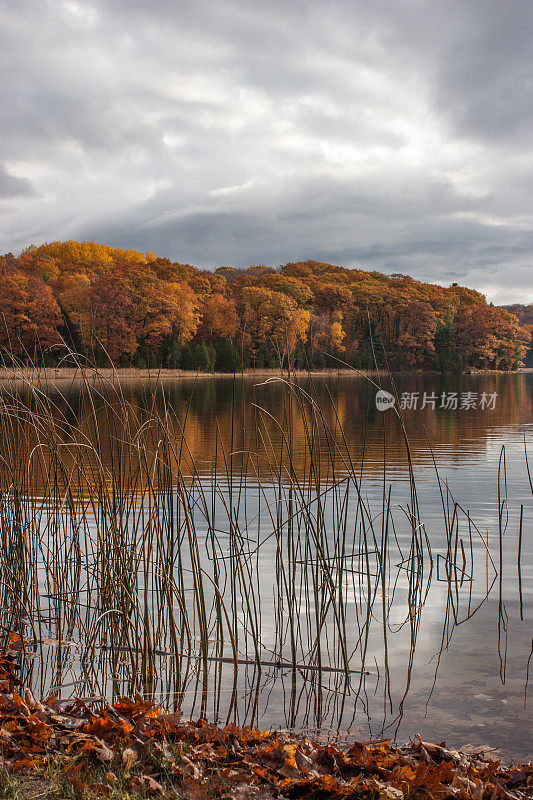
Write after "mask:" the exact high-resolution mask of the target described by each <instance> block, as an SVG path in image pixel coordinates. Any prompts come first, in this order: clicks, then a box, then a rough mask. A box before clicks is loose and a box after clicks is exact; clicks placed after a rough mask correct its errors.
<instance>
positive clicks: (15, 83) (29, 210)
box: [0, 0, 533, 303]
mask: <svg viewBox="0 0 533 800" xmlns="http://www.w3.org/2000/svg"><path fill="white" fill-rule="evenodd" d="M0 40H1V43H0V61H1V62H2V76H3V77H2V84H1V91H2V95H3V96H2V126H1V130H0V238H1V243H0V251H2V252H6V251H12V252H15V253H18V252H20V250H21V249H23V248H24V247H25V246H27V245H28V244H30V243H35V244H39V243H41V242H43V241H51V240H54V239H67V238H68V239H90V240H97V241H102V242H106V243H109V244H112V245H115V246H122V247H135V248H138V249H141V250H147V249H149V250H152V251H155V252H156V253H157V254H158V255H162V256H167V257H169V258H171V259H173V260H178V261H182V262H190V263H193V264H196V265H198V266H205V267H212V266H218V265H221V264H226V265H233V266H245V265H248V264H251V263H265V264H274V265H276V264H281V263H285V262H287V261H290V260H302V259H306V258H314V259H318V260H322V261H330V262H332V263H336V264H343V265H346V266H355V265H357V266H360V267H363V268H368V269H378V270H383V271H386V272H389V273H391V272H403V273H407V274H411V275H412V276H413V277H416V278H418V279H421V280H430V281H434V282H437V283H442V284H445V285H447V284H449V283H451V282H453V281H457V282H459V283H461V284H466V285H470V286H473V287H475V288H477V289H479V290H481V291H483V292H485V293H486V294H487V296H488V298H489V299H490V300H492V301H494V302H495V303H507V302H533V194H532V192H533V149H532V143H533V2H532V0H505V2H502V0H339V1H338V2H337V1H335V0H316V1H315V0H194V2H190V0H187V1H186V2H185V0H150V2H148V0H87V1H86V0H35V2H34V0H1V2H0Z"/></svg>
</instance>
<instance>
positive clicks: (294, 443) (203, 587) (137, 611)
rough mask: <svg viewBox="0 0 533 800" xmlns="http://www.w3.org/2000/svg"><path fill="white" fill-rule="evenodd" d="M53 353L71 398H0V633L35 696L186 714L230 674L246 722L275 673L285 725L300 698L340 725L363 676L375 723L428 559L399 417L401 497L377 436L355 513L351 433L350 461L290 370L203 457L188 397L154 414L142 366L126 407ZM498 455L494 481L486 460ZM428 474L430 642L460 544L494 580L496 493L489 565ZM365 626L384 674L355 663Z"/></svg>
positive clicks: (451, 589) (466, 570) (358, 469)
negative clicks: (277, 412)
mask: <svg viewBox="0 0 533 800" xmlns="http://www.w3.org/2000/svg"><path fill="white" fill-rule="evenodd" d="M71 359H73V360H74V362H75V363H76V366H77V368H78V370H79V375H80V377H81V381H82V385H83V390H82V391H80V392H79V393H76V394H72V393H70V392H68V391H65V392H61V391H59V390H58V389H57V388H54V389H52V387H50V386H48V385H47V383H46V378H44V377H43V376H41V375H40V374H39V372H38V370H35V374H33V375H31V376H30V377H29V378H28V379H27V380H26V381H24V384H23V385H22V386H21V385H19V384H17V385H15V384H13V385H12V386H7V387H5V388H4V391H3V392H2V393H0V443H1V457H0V529H1V536H0V607H1V609H2V612H1V625H2V631H3V632H4V638H5V641H4V646H6V645H7V644H8V637H9V636H11V641H12V643H13V634H15V640H16V638H17V637H19V638H20V642H21V645H20V646H21V648H22V656H23V663H24V669H25V677H26V680H27V681H28V683H30V684H31V683H32V682H33V683H35V682H37V683H39V684H40V685H39V690H40V691H41V693H43V694H44V693H45V692H46V691H52V690H54V691H56V690H57V687H63V691H65V687H67V686H70V687H71V691H72V692H73V693H75V694H78V695H79V694H82V695H83V694H84V695H90V696H102V697H106V698H114V697H116V696H117V695H121V694H125V693H129V694H132V693H134V692H141V693H142V694H144V695H146V696H149V697H154V696H157V697H159V698H162V699H163V700H164V702H165V703H166V704H167V705H169V706H173V707H175V708H181V707H183V705H184V703H185V704H187V707H188V708H189V710H190V713H199V714H200V715H202V716H205V715H207V714H208V713H209V708H208V706H209V703H210V698H213V697H214V698H216V699H215V700H214V706H213V708H212V713H214V714H215V715H219V714H221V713H222V710H221V709H222V707H224V709H225V713H226V717H227V719H231V718H234V717H235V715H236V714H237V709H238V706H239V703H240V701H239V699H238V686H239V683H238V677H239V676H242V675H243V674H244V682H245V684H246V692H245V696H246V701H245V706H246V711H245V713H246V714H250V715H251V717H252V721H253V714H254V713H255V711H254V709H255V710H256V709H257V698H258V695H259V693H260V692H267V691H269V690H270V688H271V686H272V682H273V680H274V679H275V676H276V675H282V676H284V675H288V677H289V683H290V690H289V695H290V697H289V701H288V702H287V722H288V724H294V721H295V719H296V716H297V714H298V713H299V710H298V709H299V708H300V707H301V704H302V703H303V704H304V706H306V709H307V711H306V713H308V714H312V715H314V718H315V720H319V719H323V717H324V714H330V715H331V718H332V719H333V718H336V719H339V715H340V716H342V713H343V708H344V703H345V698H346V697H347V696H349V695H351V696H352V697H354V698H356V702H355V705H354V713H355V708H357V705H358V702H359V704H360V705H361V706H362V708H363V710H364V709H365V707H366V703H365V693H366V686H367V682H368V681H369V680H371V681H373V682H374V684H375V686H377V685H378V683H379V681H380V680H381V682H382V686H383V703H384V714H385V715H386V714H387V713H388V711H387V709H388V710H389V711H391V710H392V698H391V687H390V678H389V668H390V665H389V657H388V650H389V637H390V636H391V635H392V634H393V631H397V630H401V629H402V628H403V627H405V626H407V629H408V630H409V642H410V645H409V646H410V653H411V655H410V658H409V663H408V668H407V674H406V677H405V690H404V694H403V697H404V698H405V696H406V694H407V691H408V690H409V685H410V682H411V671H412V666H413V656H414V651H415V646H416V639H417V635H418V631H419V628H420V619H421V614H422V609H423V607H424V602H425V598H426V597H427V593H428V591H429V584H430V581H431V580H432V575H433V565H434V561H435V559H436V556H435V554H434V553H433V551H432V546H431V540H430V536H429V534H428V532H427V531H426V527H425V524H424V522H423V520H422V518H421V511H420V508H419V502H418V496H417V489H416V483H415V476H414V470H413V467H412V459H411V455H410V451H409V442H408V439H407V435H406V434H405V427H404V425H403V421H402V420H401V417H399V418H398V421H397V422H398V425H399V426H400V427H401V429H402V430H403V434H404V436H405V447H406V459H407V462H408V464H409V472H408V474H409V491H408V495H409V497H410V502H409V503H408V504H407V506H406V507H405V508H403V507H397V506H395V505H394V502H393V498H392V494H391V483H390V481H389V480H388V475H387V468H386V464H387V458H386V455H387V451H386V437H385V432H384V440H383V441H384V445H383V446H384V450H383V476H382V492H381V497H380V500H379V503H378V504H376V505H375V506H372V504H371V502H370V500H369V499H368V497H367V496H366V494H365V491H364V463H365V447H364V441H363V442H362V446H361V451H360V453H359V454H358V455H357V457H356V456H355V455H354V452H353V450H352V449H351V448H350V446H349V444H348V441H347V438H346V436H345V435H344V432H343V430H342V426H341V424H340V419H339V415H338V413H337V410H336V408H335V404H334V402H333V399H331V409H330V411H331V414H329V415H328V417H329V418H330V419H333V425H331V424H328V422H327V418H328V417H327V416H326V414H325V413H324V408H322V407H321V406H320V404H319V403H318V402H317V400H316V397H314V396H313V390H312V388H311V390H307V389H304V388H303V387H302V386H301V385H299V383H298V381H297V380H295V379H294V377H293V376H291V375H290V374H289V375H288V376H287V377H286V378H284V379H280V381H279V383H280V387H278V388H281V390H282V391H283V393H284V406H283V414H282V415H281V416H280V417H279V418H276V419H274V418H273V417H272V415H271V414H270V413H269V412H268V410H267V409H266V408H264V407H262V406H261V403H260V402H259V400H258V399H257V397H255V396H254V397H253V398H252V402H251V403H250V404H249V405H247V406H246V408H239V409H238V408H236V407H235V408H234V412H235V413H233V414H232V417H231V419H232V427H231V436H230V448H229V450H228V449H227V447H226V445H225V442H227V437H226V436H225V437H223V436H221V435H220V431H218V432H217V445H216V453H215V458H214V459H213V461H212V463H211V465H210V469H206V468H205V465H200V464H198V463H196V462H195V460H194V458H193V456H192V452H191V448H190V447H189V438H188V436H189V431H188V417H189V408H188V406H187V405H185V406H184V407H183V408H179V409H175V408H173V407H172V406H171V404H170V403H169V402H168V398H167V396H166V394H165V390H164V387H163V385H162V384H161V383H160V382H159V381H158V380H157V376H154V381H153V385H152V386H151V387H150V392H149V394H148V395H147V397H146V398H145V400H144V401H143V402H138V401H137V402H135V403H133V402H132V401H131V400H130V399H128V398H127V397H126V396H125V394H124V392H123V390H122V388H121V384H120V381H119V380H118V378H116V377H115V378H112V379H104V378H101V379H99V380H97V381H94V380H93V379H90V378H89V375H88V371H87V368H86V366H85V365H84V364H83V363H82V361H81V360H80V359H79V358H78V357H76V356H75V355H73V354H71ZM91 374H92V370H91ZM239 380H241V379H240V378H239V377H236V378H235V383H234V395H233V397H234V404H236V403H237V402H238V401H237V393H236V391H235V390H236V388H238V382H239ZM256 389H257V387H256ZM192 391H194V387H193V389H192ZM241 394H242V396H244V394H243V393H241ZM239 420H240V421H241V424H240V425H238V421H239ZM295 420H297V421H298V425H297V426H296V425H295ZM296 431H298V433H296ZM296 454H297V457H296ZM500 466H501V472H502V475H501V478H502V481H503V479H504V459H503V456H502V462H501V465H500ZM437 479H438V481H439V488H440V491H441V497H442V506H443V520H444V522H443V524H444V527H445V530H446V542H447V547H446V552H445V553H444V554H439V558H437V559H436V560H437V569H438V571H439V575H438V576H437V577H438V579H441V576H440V567H439V564H440V562H441V561H442V571H443V574H442V577H443V579H444V580H445V582H446V586H447V603H446V612H445V622H444V626H443V634H442V646H441V650H442V649H444V648H445V647H446V646H447V642H448V641H449V638H450V636H451V631H452V629H453V626H454V625H457V624H459V623H460V621H461V619H460V608H461V607H462V605H463V604H464V603H466V602H467V601H468V591H469V590H470V592H471V586H472V581H473V580H474V567H475V561H476V559H475V558H474V548H476V549H479V548H480V547H481V548H482V549H483V548H484V550H486V552H487V554H488V556H487V558H490V563H491V564H492V567H493V570H494V575H495V574H496V573H497V572H498V570H499V571H500V573H501V569H502V567H501V540H502V536H503V533H504V527H505V519H504V516H505V500H504V499H503V500H501V503H500V531H501V535H500V548H499V555H500V559H499V564H497V565H495V564H494V561H493V560H492V556H491V555H490V553H489V549H488V547H487V545H486V543H485V540H484V539H483V537H482V536H481V534H480V533H479V531H478V530H477V529H476V527H475V525H474V523H473V521H472V520H471V519H470V516H469V515H468V513H467V512H465V511H464V510H463V509H462V507H461V506H460V504H458V503H457V502H455V500H454V499H453V498H452V497H451V494H450V493H449V491H448V490H447V489H446V487H443V485H442V483H441V481H440V478H439V476H438V471H437ZM503 482H504V481H503ZM498 485H500V482H499V484H498ZM463 531H464V532H463ZM464 541H467V542H468V543H469V546H468V547H467V548H466V549H465V546H464ZM473 542H475V544H474V543H473ZM519 568H520V557H519ZM490 577H491V579H492V575H491V576H490ZM487 582H488V577H487ZM493 582H494V581H493ZM488 591H490V589H488ZM488 591H487V595H488ZM396 601H398V603H399V605H401V606H402V607H405V608H406V609H407V611H406V612H405V616H404V617H403V618H398V616H397V614H396V606H395V603H396ZM471 613H473V612H472V611H471V609H470V602H469V601H468V609H467V612H466V614H467V616H469V615H471ZM503 613H504V609H503V612H502V614H503ZM502 624H504V617H503V616H502ZM376 633H378V634H379V636H381V637H382V650H383V654H384V659H383V664H384V675H380V674H379V668H377V665H376V664H374V663H372V662H371V663H368V654H369V652H370V645H371V643H374V640H375V637H376ZM228 671H229V673H230V676H231V677H230V679H229V680H228V678H227V675H228ZM325 689H327V691H325ZM225 692H226V693H227V695H228V697H224V693H225ZM325 695H327V697H325ZM221 697H222V701H221ZM402 702H403V701H402ZM401 705H402V704H400V713H401ZM317 724H318V723H317Z"/></svg>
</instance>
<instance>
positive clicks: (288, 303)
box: [0, 241, 531, 371]
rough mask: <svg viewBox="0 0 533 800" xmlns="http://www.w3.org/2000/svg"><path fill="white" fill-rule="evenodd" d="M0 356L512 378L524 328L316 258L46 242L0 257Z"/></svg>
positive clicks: (463, 291) (406, 282)
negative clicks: (189, 258)
mask: <svg viewBox="0 0 533 800" xmlns="http://www.w3.org/2000/svg"><path fill="white" fill-rule="evenodd" d="M0 279H1V282H2V283H1V285H2V290H1V292H0V349H1V351H2V354H3V358H4V363H5V362H6V359H9V358H11V359H16V360H18V361H22V362H25V361H27V360H30V359H31V360H32V361H34V360H35V359H36V358H37V359H42V360H43V361H44V363H46V364H55V363H59V361H60V360H61V359H62V358H63V357H64V355H65V354H66V353H67V352H68V350H69V349H70V350H75V351H77V352H79V353H82V354H85V355H87V356H88V357H90V358H91V359H93V360H94V361H95V362H96V363H99V364H104V363H108V362H109V360H111V361H113V362H114V363H115V364H117V365H122V366H126V365H128V366H129V365H132V364H133V365H137V366H151V367H169V368H182V369H202V370H208V371H209V370H214V369H216V370H220V371H233V370H234V369H241V368H242V367H249V366H255V367H274V366H279V364H280V361H284V362H285V363H287V361H290V363H291V364H292V365H293V366H295V367H299V368H302V369H316V368H321V367H327V366H330V367H337V366H342V365H343V363H344V364H345V365H349V366H355V367H358V368H372V367H375V366H378V367H389V368H391V369H424V368H425V369H435V368H436V369H442V370H451V369H457V370H462V369H469V368H494V369H505V370H508V369H516V367H517V366H519V365H520V364H521V363H522V360H523V358H524V356H525V354H526V352H527V350H528V347H530V343H531V330H529V329H528V328H527V327H525V326H524V327H522V326H521V325H520V324H519V322H518V319H517V317H516V316H515V315H514V314H511V313H509V312H508V311H506V310H505V309H503V308H498V307H494V306H492V305H488V304H487V302H486V301H485V298H484V297H483V296H482V295H481V294H479V293H478V292H476V291H474V290H472V289H467V288H464V287H461V286H456V285H453V286H450V287H448V288H444V287H441V286H436V285H432V284H428V283H422V282H420V281H415V280H413V279H412V278H410V277H408V276H406V275H392V276H388V275H384V274H381V273H379V272H367V271H364V270H361V269H347V268H344V267H337V266H333V265H331V264H326V263H321V262H317V261H304V262H298V263H289V264H285V265H283V266H281V267H276V268H274V267H266V266H262V265H261V266H257V265H254V266H251V267H249V268H248V269H236V268H233V267H220V268H219V269H217V270H215V271H213V272H211V271H207V270H200V269H197V268H196V267H193V266H191V265H189V264H180V263H176V262H171V261H169V260H168V259H166V258H158V257H157V256H155V255H154V254H153V253H150V252H147V253H141V252H139V251H136V250H123V249H117V248H112V247H109V246H107V245H102V244H97V243H94V242H74V241H69V242H52V243H50V244H45V245H42V246H40V247H34V246H32V247H29V248H27V249H26V250H25V251H24V252H23V253H22V254H21V255H20V256H19V257H18V258H16V257H14V256H13V255H11V254H8V255H6V256H3V257H1V258H0Z"/></svg>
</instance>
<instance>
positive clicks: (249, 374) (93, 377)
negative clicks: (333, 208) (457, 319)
mask: <svg viewBox="0 0 533 800" xmlns="http://www.w3.org/2000/svg"><path fill="white" fill-rule="evenodd" d="M521 373H533V368H531V367H522V368H521V369H518V370H516V372H505V371H502V370H494V369H487V370H472V371H471V372H469V373H456V374H457V375H460V374H462V375H466V374H470V375H518V374H521ZM390 374H392V375H441V374H443V373H441V372H438V371H436V370H404V371H402V372H400V371H391V372H389V371H387V370H359V369H358V370H355V369H346V368H344V369H322V370H316V371H313V372H308V371H307V370H291V375H292V376H296V377H298V378H306V377H308V376H310V377H314V378H323V377H353V376H355V375H359V376H361V377H369V378H372V377H386V376H388V375H390ZM446 374H453V373H446ZM234 375H235V377H239V378H240V377H243V378H246V379H250V378H265V379H268V378H287V377H288V373H287V370H283V371H282V370H281V369H279V368H275V369H257V370H253V369H246V370H244V371H243V372H240V371H239V372H236V373H233V372H197V371H194V370H180V369H161V370H158V369H138V368H136V367H119V368H117V369H112V368H110V367H102V368H93V367H87V368H84V369H83V370H80V369H76V368H74V367H57V368H56V367H43V368H40V369H38V368H32V367H23V368H11V367H0V385H1V384H5V383H20V382H23V383H31V384H34V383H40V384H46V383H50V384H54V383H56V382H60V383H63V382H67V381H70V382H75V383H81V382H83V381H84V380H85V381H88V382H90V383H95V382H96V381H106V382H110V381H111V382H112V381H114V380H117V379H118V381H119V382H128V381H132V380H135V381H138V380H142V381H146V382H148V383H150V382H159V381H169V380H172V381H174V380H187V381H190V380H195V379H202V380H204V379H206V378H211V379H213V378H214V379H217V378H225V379H228V378H233V377H234Z"/></svg>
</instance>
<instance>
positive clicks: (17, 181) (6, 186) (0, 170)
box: [0, 164, 34, 198]
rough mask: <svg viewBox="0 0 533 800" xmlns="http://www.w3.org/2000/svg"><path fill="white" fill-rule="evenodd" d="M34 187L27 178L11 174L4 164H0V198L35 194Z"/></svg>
mask: <svg viewBox="0 0 533 800" xmlns="http://www.w3.org/2000/svg"><path fill="white" fill-rule="evenodd" d="M33 191H34V190H33V187H32V185H31V182H30V181H29V180H27V178H17V177H16V175H11V173H10V172H8V170H7V169H6V168H5V166H4V165H3V164H0V198H7V197H22V196H24V195H31V194H33Z"/></svg>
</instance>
